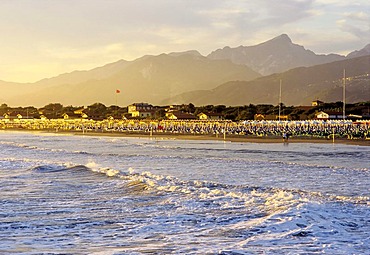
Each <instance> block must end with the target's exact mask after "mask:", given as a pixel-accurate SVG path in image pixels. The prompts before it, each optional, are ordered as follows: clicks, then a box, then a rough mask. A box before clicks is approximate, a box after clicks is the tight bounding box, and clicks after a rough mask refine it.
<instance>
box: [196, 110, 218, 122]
mask: <svg viewBox="0 0 370 255" xmlns="http://www.w3.org/2000/svg"><path fill="white" fill-rule="evenodd" d="M198 118H199V119H200V120H223V119H224V116H223V115H222V114H220V113H214V112H210V113H203V112H202V113H199V114H198Z"/></svg>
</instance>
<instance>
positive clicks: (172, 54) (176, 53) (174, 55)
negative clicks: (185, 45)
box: [168, 50, 202, 57]
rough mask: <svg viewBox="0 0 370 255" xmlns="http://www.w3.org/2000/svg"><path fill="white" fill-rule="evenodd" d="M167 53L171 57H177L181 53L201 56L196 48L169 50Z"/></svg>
mask: <svg viewBox="0 0 370 255" xmlns="http://www.w3.org/2000/svg"><path fill="white" fill-rule="evenodd" d="M168 55H169V56H172V57H178V56H182V55H192V56H196V57H202V54H200V53H199V51H197V50H188V51H183V52H171V53H169V54H168Z"/></svg>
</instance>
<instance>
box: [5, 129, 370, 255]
mask: <svg viewBox="0 0 370 255" xmlns="http://www.w3.org/2000/svg"><path fill="white" fill-rule="evenodd" d="M0 151H1V154H0V204H1V207H0V254H99V255H100V254H101V255H105V254H224V255H231V254H235V255H236V254H238V255H240V254H346V255H347V254H370V147H369V146H356V145H347V144H339V143H334V144H331V143H283V142H282V143H246V142H244V143H242V142H241V143H238V142H224V141H207V140H178V139H171V138H167V139H164V138H157V139H155V138H150V137H149V136H148V137H147V138H145V137H140V138H139V137H137V138H134V137H111V136H88V135H85V136H83V135H68V134H57V133H41V132H17V131H0Z"/></svg>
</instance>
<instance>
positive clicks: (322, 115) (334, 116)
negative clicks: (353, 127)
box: [315, 111, 343, 120]
mask: <svg viewBox="0 0 370 255" xmlns="http://www.w3.org/2000/svg"><path fill="white" fill-rule="evenodd" d="M315 116H316V119H318V120H339V119H343V112H333V111H327V112H323V111H321V112H317V113H316V114H315Z"/></svg>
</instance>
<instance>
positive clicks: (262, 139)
mask: <svg viewBox="0 0 370 255" xmlns="http://www.w3.org/2000/svg"><path fill="white" fill-rule="evenodd" d="M42 132H48V133H60V134H72V135H84V136H110V137H137V138H145V139H158V140H165V139H172V140H176V139H178V140H210V141H226V142H238V143H242V142H247V143H334V144H335V143H340V144H351V145H361V146H370V140H365V139H346V138H335V139H334V141H333V139H326V138H320V137H310V136H307V137H294V136H293V137H290V138H289V139H288V140H287V141H284V140H283V139H282V137H277V136H253V135H226V137H225V138H224V136H223V135H218V136H216V135H202V134H178V133H168V132H167V133H162V132H158V133H153V134H150V133H147V132H114V131H113V132H96V131H87V132H82V131H58V132H55V131H42Z"/></svg>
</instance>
